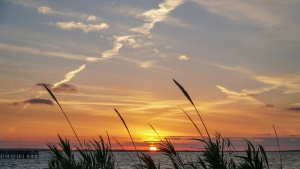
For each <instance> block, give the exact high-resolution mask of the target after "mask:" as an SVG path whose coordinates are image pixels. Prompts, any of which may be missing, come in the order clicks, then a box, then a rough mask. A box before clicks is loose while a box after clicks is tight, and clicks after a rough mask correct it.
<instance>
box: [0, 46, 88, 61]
mask: <svg viewBox="0 0 300 169" xmlns="http://www.w3.org/2000/svg"><path fill="white" fill-rule="evenodd" d="M0 50H6V51H13V52H19V53H29V54H33V55H46V56H51V57H60V58H65V59H73V60H85V58H87V57H89V56H83V55H78V54H71V53H65V52H52V51H44V50H40V49H35V48H30V47H22V46H15V45H8V44H4V43H0Z"/></svg>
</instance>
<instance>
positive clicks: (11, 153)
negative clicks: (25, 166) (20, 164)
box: [0, 150, 39, 159]
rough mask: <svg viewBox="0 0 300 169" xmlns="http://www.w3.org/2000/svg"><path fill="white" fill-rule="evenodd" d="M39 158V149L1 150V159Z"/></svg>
mask: <svg viewBox="0 0 300 169" xmlns="http://www.w3.org/2000/svg"><path fill="white" fill-rule="evenodd" d="M33 158H39V151H37V150H0V159H33Z"/></svg>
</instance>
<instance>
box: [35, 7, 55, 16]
mask: <svg viewBox="0 0 300 169" xmlns="http://www.w3.org/2000/svg"><path fill="white" fill-rule="evenodd" d="M38 12H39V13H42V14H46V15H47V14H50V13H53V11H52V9H51V8H50V7H47V6H41V7H38Z"/></svg>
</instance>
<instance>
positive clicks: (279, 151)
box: [273, 124, 282, 169]
mask: <svg viewBox="0 0 300 169" xmlns="http://www.w3.org/2000/svg"><path fill="white" fill-rule="evenodd" d="M273 129H274V132H275V135H276V141H277V147H278V153H279V157H280V166H279V168H280V169H282V157H281V150H280V146H279V140H278V135H277V132H276V129H275V126H274V124H273Z"/></svg>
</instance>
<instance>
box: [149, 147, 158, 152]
mask: <svg viewBox="0 0 300 169" xmlns="http://www.w3.org/2000/svg"><path fill="white" fill-rule="evenodd" d="M156 150H157V148H156V147H154V146H150V147H149V151H156Z"/></svg>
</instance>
